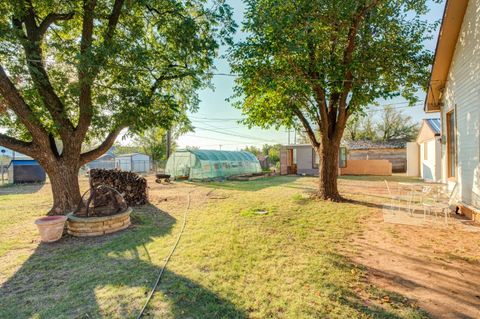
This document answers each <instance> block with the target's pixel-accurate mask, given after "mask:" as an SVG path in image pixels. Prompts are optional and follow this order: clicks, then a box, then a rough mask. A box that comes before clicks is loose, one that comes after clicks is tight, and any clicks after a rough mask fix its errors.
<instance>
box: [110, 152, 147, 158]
mask: <svg viewBox="0 0 480 319" xmlns="http://www.w3.org/2000/svg"><path fill="white" fill-rule="evenodd" d="M136 155H142V156H148V155H147V154H142V153H129V154H118V155H117V157H132V156H136Z"/></svg>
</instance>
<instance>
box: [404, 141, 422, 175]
mask: <svg viewBox="0 0 480 319" xmlns="http://www.w3.org/2000/svg"><path fill="white" fill-rule="evenodd" d="M419 151H420V146H419V145H418V143H416V142H409V143H407V176H420V165H419V164H420V154H419Z"/></svg>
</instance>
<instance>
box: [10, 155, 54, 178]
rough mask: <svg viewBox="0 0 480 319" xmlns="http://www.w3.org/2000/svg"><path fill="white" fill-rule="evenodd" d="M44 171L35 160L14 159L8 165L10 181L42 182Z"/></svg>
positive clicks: (44, 176) (44, 175)
mask: <svg viewBox="0 0 480 319" xmlns="http://www.w3.org/2000/svg"><path fill="white" fill-rule="evenodd" d="M46 177H47V175H46V173H45V170H44V169H43V167H42V166H40V164H39V163H38V162H37V161H36V160H30V159H28V160H27V159H19V160H17V159H15V160H12V161H11V162H10V165H9V166H8V180H9V182H10V183H44V182H45V180H46Z"/></svg>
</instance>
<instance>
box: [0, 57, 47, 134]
mask: <svg viewBox="0 0 480 319" xmlns="http://www.w3.org/2000/svg"><path fill="white" fill-rule="evenodd" d="M0 95H2V96H3V98H4V99H5V101H6V102H7V105H8V108H10V109H11V110H12V111H13V112H15V114H16V115H17V116H18V118H19V119H20V121H21V122H22V124H23V125H25V127H26V128H27V130H28V131H29V132H30V133H31V134H32V136H33V137H35V138H38V139H44V138H45V137H47V135H48V134H47V133H46V131H45V129H44V128H43V127H42V126H41V124H40V123H39V122H38V120H37V119H36V117H35V115H34V114H33V112H32V111H31V109H30V107H29V106H28V105H27V103H26V102H25V100H24V99H23V97H22V96H21V95H20V93H19V92H18V90H17V88H16V87H15V85H13V83H12V81H10V79H9V78H8V76H7V74H6V73H5V70H4V69H3V67H2V66H1V65H0Z"/></svg>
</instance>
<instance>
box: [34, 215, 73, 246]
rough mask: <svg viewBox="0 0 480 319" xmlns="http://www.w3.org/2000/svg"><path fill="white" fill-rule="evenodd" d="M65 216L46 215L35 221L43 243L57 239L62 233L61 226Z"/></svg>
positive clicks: (63, 224)
mask: <svg viewBox="0 0 480 319" xmlns="http://www.w3.org/2000/svg"><path fill="white" fill-rule="evenodd" d="M66 220H67V216H61V215H58V216H46V217H42V218H39V219H37V220H36V221H35V224H36V225H37V227H38V230H39V232H40V237H41V239H42V241H43V242H44V243H51V242H54V241H57V240H59V239H60V238H61V237H62V234H63V228H64V226H65V221H66Z"/></svg>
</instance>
